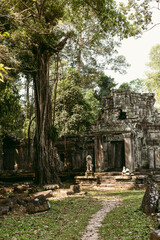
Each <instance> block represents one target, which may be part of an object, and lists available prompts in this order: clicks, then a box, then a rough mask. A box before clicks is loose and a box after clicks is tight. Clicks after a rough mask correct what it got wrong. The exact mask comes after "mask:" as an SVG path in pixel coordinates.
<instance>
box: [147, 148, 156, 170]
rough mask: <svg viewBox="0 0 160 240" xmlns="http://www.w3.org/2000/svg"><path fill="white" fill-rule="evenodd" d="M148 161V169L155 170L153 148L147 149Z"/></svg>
mask: <svg viewBox="0 0 160 240" xmlns="http://www.w3.org/2000/svg"><path fill="white" fill-rule="evenodd" d="M148 160H149V168H155V163H154V148H153V147H149V148H148Z"/></svg>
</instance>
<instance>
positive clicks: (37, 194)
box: [31, 190, 53, 198]
mask: <svg viewBox="0 0 160 240" xmlns="http://www.w3.org/2000/svg"><path fill="white" fill-rule="evenodd" d="M40 195H43V196H44V197H45V198H49V197H52V196H53V192H52V190H48V191H42V192H37V193H35V194H32V195H31V197H33V198H35V197H38V196H40Z"/></svg>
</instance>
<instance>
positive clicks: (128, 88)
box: [119, 82, 131, 91]
mask: <svg viewBox="0 0 160 240" xmlns="http://www.w3.org/2000/svg"><path fill="white" fill-rule="evenodd" d="M119 89H121V90H130V91H131V85H130V84H129V83H128V82H124V83H122V84H121V85H120V86H119Z"/></svg>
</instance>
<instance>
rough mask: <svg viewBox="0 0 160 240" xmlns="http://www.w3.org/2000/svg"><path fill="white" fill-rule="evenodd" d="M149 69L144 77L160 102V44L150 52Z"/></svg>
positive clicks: (147, 86)
mask: <svg viewBox="0 0 160 240" xmlns="http://www.w3.org/2000/svg"><path fill="white" fill-rule="evenodd" d="M147 66H148V67H149V70H148V71H147V72H146V76H147V78H146V79H144V82H145V84H146V88H147V90H148V91H149V92H153V93H155V94H156V101H157V103H158V108H159V103H160V44H157V45H155V46H153V47H152V48H151V51H150V53H149V63H148V64H147Z"/></svg>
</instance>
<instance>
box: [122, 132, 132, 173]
mask: <svg viewBox="0 0 160 240" xmlns="http://www.w3.org/2000/svg"><path fill="white" fill-rule="evenodd" d="M124 146H125V163H126V168H129V170H130V171H133V170H134V161H133V154H132V140H131V133H127V134H124Z"/></svg>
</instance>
